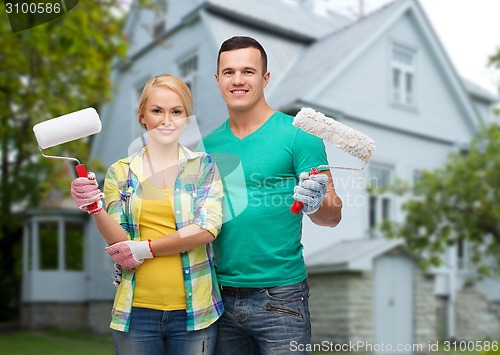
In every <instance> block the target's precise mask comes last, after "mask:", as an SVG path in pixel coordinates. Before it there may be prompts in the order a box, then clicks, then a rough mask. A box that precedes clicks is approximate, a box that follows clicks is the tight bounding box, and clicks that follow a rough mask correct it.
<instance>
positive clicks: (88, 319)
mask: <svg viewBox="0 0 500 355" xmlns="http://www.w3.org/2000/svg"><path fill="white" fill-rule="evenodd" d="M112 305H113V303H112V302H111V301H93V302H85V303H84V302H32V303H24V304H23V305H22V306H21V326H22V327H23V328H26V329H44V328H54V329H69V330H84V331H90V332H92V333H95V334H111V330H110V329H109V322H110V321H111V307H112Z"/></svg>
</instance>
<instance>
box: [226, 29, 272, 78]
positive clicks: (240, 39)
mask: <svg viewBox="0 0 500 355" xmlns="http://www.w3.org/2000/svg"><path fill="white" fill-rule="evenodd" d="M245 48H255V49H258V50H259V51H260V56H261V58H262V70H263V73H266V72H267V54H266V51H265V50H264V47H262V45H261V44H260V43H259V42H257V40H255V39H254V38H252V37H246V36H234V37H231V38H229V39H226V40H225V41H224V42H223V43H222V44H221V46H220V49H219V55H218V56H217V73H218V72H219V62H220V55H221V53H222V52H228V51H234V50H236V49H245Z"/></svg>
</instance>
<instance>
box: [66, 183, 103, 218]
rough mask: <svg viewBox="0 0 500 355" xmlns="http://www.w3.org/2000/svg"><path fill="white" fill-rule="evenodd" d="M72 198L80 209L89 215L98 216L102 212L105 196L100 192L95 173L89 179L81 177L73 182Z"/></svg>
mask: <svg viewBox="0 0 500 355" xmlns="http://www.w3.org/2000/svg"><path fill="white" fill-rule="evenodd" d="M71 196H73V200H75V203H76V205H77V206H78V208H79V209H81V210H82V211H84V212H87V213H88V214H96V213H98V212H99V211H100V210H102V199H103V197H104V194H103V193H102V192H101V190H99V186H98V185H97V180H96V179H95V174H94V173H88V177H86V178H85V177H79V178H76V179H75V180H73V181H72V182H71Z"/></svg>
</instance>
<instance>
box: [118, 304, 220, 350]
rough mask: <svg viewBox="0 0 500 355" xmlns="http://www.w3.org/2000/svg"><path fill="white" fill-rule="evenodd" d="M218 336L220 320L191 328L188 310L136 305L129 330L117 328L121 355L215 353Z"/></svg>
mask: <svg viewBox="0 0 500 355" xmlns="http://www.w3.org/2000/svg"><path fill="white" fill-rule="evenodd" d="M216 337H217V322H216V323H214V324H212V325H211V326H209V327H208V328H205V329H201V330H195V331H188V330H187V329H186V311H184V310H182V311H157V310H154V309H148V308H137V307H133V308H132V313H131V319H130V329H129V331H128V332H127V333H124V332H120V331H116V330H113V343H114V345H115V353H116V354H117V355H164V354H167V355H168V354H173V355H177V354H186V355H187V354H189V355H198V354H199V355H201V354H203V355H212V354H213V350H214V346H215V340H216Z"/></svg>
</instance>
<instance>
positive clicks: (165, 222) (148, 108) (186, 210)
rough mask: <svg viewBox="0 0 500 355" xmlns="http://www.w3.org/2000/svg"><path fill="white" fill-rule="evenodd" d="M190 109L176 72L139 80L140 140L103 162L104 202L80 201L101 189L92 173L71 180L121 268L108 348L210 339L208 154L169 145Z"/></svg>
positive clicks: (214, 225)
mask: <svg viewBox="0 0 500 355" xmlns="http://www.w3.org/2000/svg"><path fill="white" fill-rule="evenodd" d="M192 114H193V103H192V96H191V92H190V91H189V88H188V86H187V85H186V84H185V83H184V82H183V81H182V80H180V79H178V78H176V77H174V76H171V75H167V74H165V75H160V76H157V77H154V78H152V79H150V80H148V81H147V82H146V84H145V86H144V89H143V91H142V94H141V97H140V100H139V109H138V116H137V117H138V122H139V124H140V125H141V126H142V127H143V128H144V129H146V130H147V135H148V143H147V144H146V145H145V146H143V147H142V148H141V149H139V151H137V152H135V153H134V154H132V155H131V156H130V157H128V158H125V159H121V160H119V161H117V162H116V163H114V164H113V165H112V166H111V167H110V168H109V170H108V172H107V174H106V180H105V183H104V195H105V197H106V203H107V211H104V210H102V209H99V210H97V211H96V210H92V211H90V210H88V205H89V203H90V204H91V203H94V202H97V201H100V200H101V197H102V193H101V191H100V190H99V188H98V186H97V184H96V182H95V180H91V179H87V178H78V179H76V180H74V181H73V184H72V194H73V198H74V200H75V202H76V203H77V205H78V206H79V207H80V209H82V210H84V211H87V212H89V213H90V214H92V216H93V218H94V221H95V223H96V225H97V228H98V229H99V231H100V233H101V235H102V237H103V238H104V240H105V241H106V242H107V243H108V244H109V245H110V246H109V247H108V248H106V251H107V252H108V254H109V255H110V256H111V257H112V258H113V259H114V260H115V261H116V263H118V264H119V265H121V266H122V267H123V269H122V274H121V277H117V280H116V281H117V285H118V290H117V294H116V296H115V303H114V305H113V312H112V321H111V328H112V329H113V340H114V344H115V351H116V352H117V354H127V355H133V354H137V355H139V354H140V355H148V354H152V353H158V351H159V350H158V349H160V352H161V353H165V354H201V353H203V354H208V355H210V354H212V351H213V348H214V346H215V339H216V332H217V328H216V325H215V322H216V321H217V319H218V318H219V317H220V315H221V314H222V312H223V305H222V301H221V295H220V288H219V285H218V282H217V278H216V276H215V270H214V266H213V264H212V260H211V257H210V252H209V247H208V246H207V244H208V243H209V242H211V241H213V240H214V239H215V237H216V236H217V234H218V233H219V231H220V228H221V224H222V196H223V190H222V182H221V181H220V178H219V172H218V169H217V167H216V165H215V162H214V161H213V160H212V158H211V157H210V156H209V155H208V154H206V153H196V152H192V151H190V150H189V149H187V148H186V147H183V146H182V145H180V144H179V137H180V135H181V134H182V131H183V129H184V128H185V126H186V124H187V123H188V120H189V117H190V116H192ZM190 270H196V273H195V274H193V275H191V273H190ZM151 320H154V321H153V322H151ZM167 338H168V342H167ZM145 339H147V340H145ZM161 349H163V351H161Z"/></svg>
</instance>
